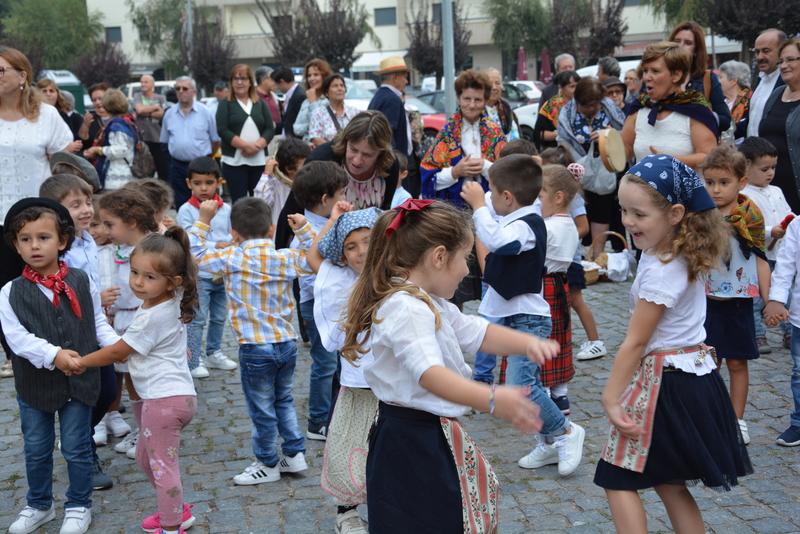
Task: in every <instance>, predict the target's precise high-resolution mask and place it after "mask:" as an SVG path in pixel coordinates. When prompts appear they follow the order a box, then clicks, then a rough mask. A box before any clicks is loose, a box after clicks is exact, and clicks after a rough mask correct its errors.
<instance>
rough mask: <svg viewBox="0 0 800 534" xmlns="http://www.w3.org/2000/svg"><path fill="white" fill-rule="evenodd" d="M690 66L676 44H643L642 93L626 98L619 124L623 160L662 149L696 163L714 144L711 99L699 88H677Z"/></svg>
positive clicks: (689, 57)
mask: <svg viewBox="0 0 800 534" xmlns="http://www.w3.org/2000/svg"><path fill="white" fill-rule="evenodd" d="M691 68H692V55H691V53H689V52H688V51H687V50H686V49H685V48H682V47H681V46H680V45H678V44H676V43H666V42H664V43H656V44H651V45H649V46H648V47H647V48H645V51H644V54H643V56H642V64H641V65H640V66H639V71H640V78H641V79H642V81H643V82H644V86H645V92H644V93H642V94H639V95H637V96H636V98H635V99H634V100H633V102H631V104H630V107H629V109H628V112H629V115H628V118H626V119H625V126H624V127H623V128H622V141H623V143H624V144H625V153H626V156H627V159H631V158H634V157H635V158H636V160H637V161H641V160H643V159H644V157H645V156H647V155H648V154H668V155H670V156H673V157H675V158H676V159H678V160H680V161H682V162H683V163H685V164H686V165H688V166H690V167H694V168H697V167H699V166H700V163H702V161H703V160H704V159H705V157H706V156H707V155H708V153H709V152H710V151H711V149H712V148H714V147H715V146H717V136H718V135H719V127H718V126H717V118H716V116H715V115H714V113H713V112H712V111H711V104H710V103H709V102H708V100H706V98H705V97H704V96H703V95H702V94H701V93H699V92H697V91H693V90H686V91H684V90H683V89H682V86H683V83H684V82H685V81H686V78H687V77H688V76H689V72H690V71H691ZM725 109H726V110H727V106H726V108H725Z"/></svg>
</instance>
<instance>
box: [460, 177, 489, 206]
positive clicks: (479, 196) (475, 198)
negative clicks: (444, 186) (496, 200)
mask: <svg viewBox="0 0 800 534" xmlns="http://www.w3.org/2000/svg"><path fill="white" fill-rule="evenodd" d="M485 195H486V193H485V192H484V191H483V187H481V186H480V185H478V182H466V183H465V184H464V185H463V186H462V187H461V198H463V199H464V200H465V201H466V202H467V204H469V205H470V206H472V209H474V210H476V209H478V208H482V207H483V206H485V205H486V197H485Z"/></svg>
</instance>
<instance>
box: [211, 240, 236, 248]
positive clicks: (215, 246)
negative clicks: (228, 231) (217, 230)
mask: <svg viewBox="0 0 800 534" xmlns="http://www.w3.org/2000/svg"><path fill="white" fill-rule="evenodd" d="M232 246H233V243H226V242H224V241H217V244H216V245H214V248H228V247H232Z"/></svg>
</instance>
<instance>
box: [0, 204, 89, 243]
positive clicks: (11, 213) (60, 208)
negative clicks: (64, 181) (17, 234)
mask: <svg viewBox="0 0 800 534" xmlns="http://www.w3.org/2000/svg"><path fill="white" fill-rule="evenodd" d="M35 207H41V208H50V209H51V210H53V211H55V212H56V215H58V217H59V218H61V219H64V220H65V221H68V222H69V223H70V224H72V226H75V222H74V221H73V220H72V216H71V215H70V214H69V210H68V209H67V207H66V206H64V205H62V204H59V203H58V202H56V201H55V200H53V199H51V198H42V197H29V198H23V199H22V200H20V201H19V202H17V203H16V204H14V205H13V206H11V208H9V210H8V212H7V213H6V220H5V222H4V223H3V232H4V233H5V234H6V235H7V234H8V233H9V232H10V231H11V223H13V222H14V219H15V218H16V217H17V215H19V214H20V213H22V212H23V211H25V210H26V209H28V208H35Z"/></svg>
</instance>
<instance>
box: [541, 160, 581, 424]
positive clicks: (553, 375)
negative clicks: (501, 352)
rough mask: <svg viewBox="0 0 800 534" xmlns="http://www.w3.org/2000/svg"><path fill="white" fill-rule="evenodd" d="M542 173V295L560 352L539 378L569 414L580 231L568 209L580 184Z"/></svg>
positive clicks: (559, 170)
mask: <svg viewBox="0 0 800 534" xmlns="http://www.w3.org/2000/svg"><path fill="white" fill-rule="evenodd" d="M542 174H543V177H544V180H543V182H542V190H541V192H540V193H539V200H540V201H541V205H542V208H541V209H542V217H544V225H545V227H546V228H547V253H546V254H545V259H544V266H545V268H546V269H547V274H546V275H545V277H544V278H543V279H542V282H543V293H544V299H545V300H546V301H547V303H548V304H549V305H550V316H551V318H552V322H553V329H552V332H551V334H550V339H554V340H556V341H558V343H559V344H560V345H561V352H560V353H559V355H558V356H557V357H555V358H553V359H552V360H550V361H549V362H547V363H545V364H544V365H543V366H542V369H541V377H540V379H541V381H542V385H543V386H544V387H545V388H546V390H547V391H548V392H549V393H550V398H552V399H553V402H554V403H555V404H556V406H558V408H559V409H560V410H561V413H563V414H564V415H569V413H570V409H569V397H568V396H567V383H568V382H569V381H570V380H572V378H573V377H574V376H575V368H574V367H573V366H572V328H571V325H570V312H571V311H572V308H571V305H570V304H571V303H570V299H569V283H568V280H567V270H568V269H569V266H570V265H571V264H572V259H573V256H574V255H575V248H576V247H577V246H578V229H577V228H576V227H575V223H574V222H573V221H572V217H570V214H569V206H570V205H571V204H572V200H573V199H574V198H575V197H576V196H577V195H578V192H579V191H580V184H579V182H578V181H577V180H575V178H574V177H573V176H572V173H571V172H569V171H568V170H567V169H565V168H564V167H562V166H561V165H547V166H545V167H544V169H542Z"/></svg>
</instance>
